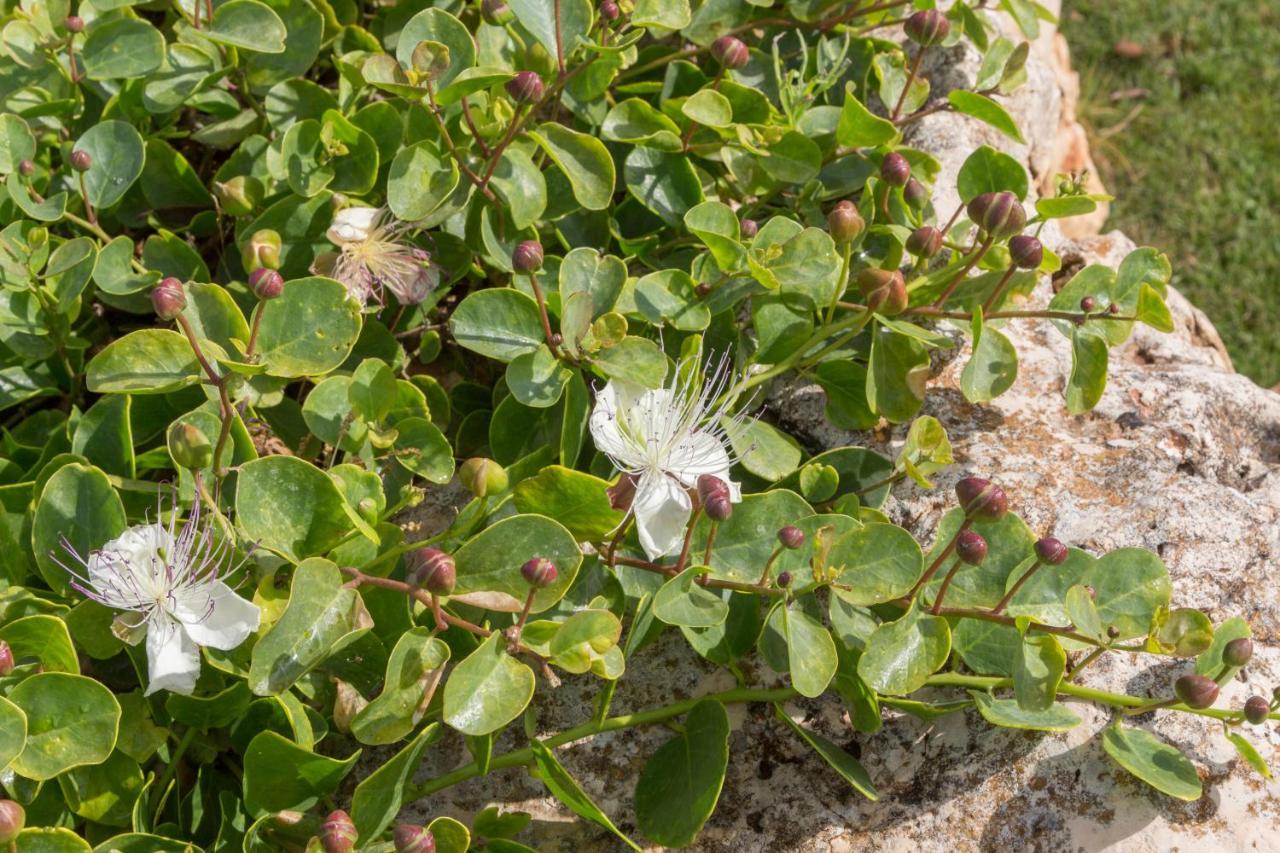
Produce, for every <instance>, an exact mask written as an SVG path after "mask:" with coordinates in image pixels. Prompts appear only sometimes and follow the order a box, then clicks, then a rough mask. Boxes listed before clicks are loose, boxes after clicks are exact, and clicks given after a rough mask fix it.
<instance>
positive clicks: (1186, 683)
mask: <svg viewBox="0 0 1280 853" xmlns="http://www.w3.org/2000/svg"><path fill="white" fill-rule="evenodd" d="M1173 692H1174V693H1176V694H1177V696H1178V698H1179V699H1180V700H1182V703H1183V704H1184V705H1186V706H1187V707H1188V708H1195V709H1197V710H1201V709H1204V708H1208V707H1209V706H1211V705H1212V704H1213V703H1214V702H1216V701H1218V683H1217V682H1216V681H1214V680H1213V679H1212V678H1209V677H1208V676H1204V675H1184V676H1182V677H1181V678H1179V679H1178V680H1177V681H1175V682H1174V683H1173Z"/></svg>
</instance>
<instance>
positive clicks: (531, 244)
mask: <svg viewBox="0 0 1280 853" xmlns="http://www.w3.org/2000/svg"><path fill="white" fill-rule="evenodd" d="M542 258H543V254H542V244H541V243H539V242H538V241H537V240H525V241H524V242H523V243H521V244H520V245H519V246H516V250H515V251H514V252H512V253H511V266H513V267H515V270H516V272H520V273H531V272H537V271H538V270H540V269H542Z"/></svg>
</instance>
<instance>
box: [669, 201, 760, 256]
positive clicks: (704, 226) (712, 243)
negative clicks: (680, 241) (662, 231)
mask: <svg viewBox="0 0 1280 853" xmlns="http://www.w3.org/2000/svg"><path fill="white" fill-rule="evenodd" d="M684 224H685V227H686V228H688V229H689V231H690V232H691V233H692V234H694V235H695V236H696V237H697V238H698V239H700V240H701V241H702V242H703V243H704V244H706V247H707V248H708V249H710V250H711V256H712V257H713V258H714V259H715V262H716V266H718V267H719V268H720V269H721V270H722V271H724V272H730V271H733V270H736V269H741V268H742V266H743V265H744V263H745V262H746V256H747V252H746V249H745V248H743V246H742V243H741V241H740V239H739V238H740V237H741V231H740V229H739V225H738V215H737V214H736V213H734V212H733V209H732V208H731V207H729V206H728V205H727V204H723V203H721V202H718V201H707V202H703V203H702V204H698V205H694V206H693V207H691V208H689V209H688V210H687V211H685V214H684Z"/></svg>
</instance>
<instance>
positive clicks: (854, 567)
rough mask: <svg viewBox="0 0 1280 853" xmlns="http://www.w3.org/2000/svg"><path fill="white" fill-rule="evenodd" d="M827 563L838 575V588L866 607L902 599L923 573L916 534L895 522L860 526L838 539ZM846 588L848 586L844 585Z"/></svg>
mask: <svg viewBox="0 0 1280 853" xmlns="http://www.w3.org/2000/svg"><path fill="white" fill-rule="evenodd" d="M827 565H828V566H830V567H831V568H833V569H835V570H836V571H837V572H839V574H838V575H837V577H836V582H837V583H839V584H841V585H842V587H841V588H839V589H838V590H837V591H836V594H837V595H839V596H840V598H841V599H843V600H844V601H847V602H849V603H850V604H854V605H859V606H864V607H865V606H867V605H871V604H880V603H882V602H886V601H892V600H893V599H895V598H901V597H902V596H904V595H906V594H907V593H908V592H910V591H911V588H912V587H913V586H915V583H916V581H917V580H919V579H920V575H921V574H922V573H923V572H924V556H923V555H922V554H921V553H920V546H919V544H917V543H916V540H915V537H913V536H912V535H911V534H910V533H908V532H907V531H905V530H903V529H902V528H901V527H898V526H897V525H895V524H881V523H878V522H877V523H871V524H864V525H860V526H859V527H855V528H854V529H853V530H851V531H849V532H848V533H846V534H844V535H843V536H841V537H839V538H838V539H836V540H835V543H834V544H833V545H832V546H831V551H830V553H829V555H828V557H827ZM844 587H847V588H844Z"/></svg>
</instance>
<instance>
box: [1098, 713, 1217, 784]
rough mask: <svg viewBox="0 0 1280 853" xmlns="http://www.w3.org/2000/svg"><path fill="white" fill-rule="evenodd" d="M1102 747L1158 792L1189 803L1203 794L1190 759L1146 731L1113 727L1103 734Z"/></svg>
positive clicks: (1118, 762) (1121, 764)
mask: <svg viewBox="0 0 1280 853" xmlns="http://www.w3.org/2000/svg"><path fill="white" fill-rule="evenodd" d="M1102 748H1103V749H1104V750H1105V751H1106V753H1107V755H1109V756H1111V757H1112V758H1114V759H1115V761H1116V763H1117V764H1119V765H1120V766H1121V767H1123V768H1124V769H1125V770H1128V771H1129V772H1130V773H1132V774H1133V775H1134V776H1137V777H1138V778H1139V779H1141V780H1142V781H1143V782H1146V783H1147V784H1148V785H1150V786H1151V787H1153V788H1155V789H1156V790H1157V791H1161V792H1162V793H1165V794H1168V795H1169V796H1171V797H1177V798H1178V799H1179V800H1188V801H1190V800H1198V799H1200V797H1201V795H1202V794H1203V793H1204V789H1203V787H1202V786H1201V784H1200V775H1199V774H1198V773H1196V767H1195V765H1194V764H1192V763H1191V760H1190V759H1189V758H1187V757H1186V756H1185V755H1183V754H1182V753H1181V752H1179V751H1178V750H1176V749H1174V748H1173V747H1172V746H1169V744H1167V743H1165V742H1164V741H1162V740H1160V739H1159V738H1157V737H1156V736H1155V735H1153V734H1151V732H1148V731H1146V730H1145V729H1131V728H1125V727H1123V726H1119V725H1115V726H1110V727H1108V728H1107V730H1106V731H1104V732H1103V733H1102Z"/></svg>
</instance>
